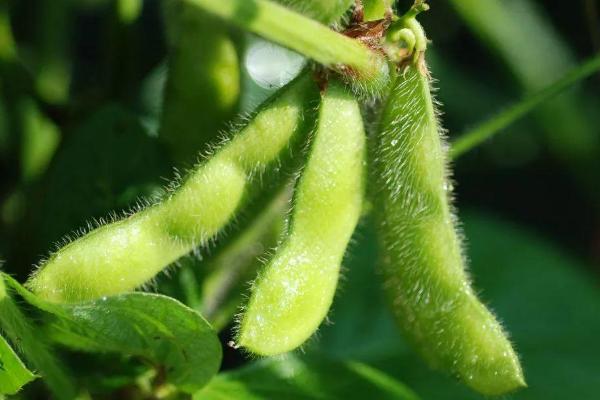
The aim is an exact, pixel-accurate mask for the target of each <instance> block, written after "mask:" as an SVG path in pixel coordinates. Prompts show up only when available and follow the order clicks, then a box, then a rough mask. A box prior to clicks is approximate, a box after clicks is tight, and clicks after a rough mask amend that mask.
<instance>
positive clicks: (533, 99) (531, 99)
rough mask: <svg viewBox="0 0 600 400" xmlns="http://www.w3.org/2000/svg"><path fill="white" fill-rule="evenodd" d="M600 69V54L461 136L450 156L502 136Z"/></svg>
mask: <svg viewBox="0 0 600 400" xmlns="http://www.w3.org/2000/svg"><path fill="white" fill-rule="evenodd" d="M599 70H600V55H597V56H595V57H593V58H592V59H590V60H588V61H586V62H585V63H583V64H582V65H580V66H579V67H577V68H575V69H573V70H572V71H570V72H569V73H567V74H566V75H564V76H563V77H562V78H560V79H559V80H557V81H556V82H554V83H553V84H551V85H550V86H548V87H546V88H544V89H542V90H540V91H538V92H536V93H534V94H532V95H530V96H528V97H526V98H525V99H523V100H521V101H520V102H518V103H516V104H513V105H512V106H510V107H508V108H507V109H506V110H504V111H502V112H501V113H500V114H498V115H496V116H494V117H492V118H491V119H489V120H487V121H485V122H483V123H482V124H480V125H478V126H477V127H475V128H474V129H471V130H470V131H468V132H467V133H465V134H463V135H462V136H460V137H459V138H458V139H456V140H455V141H454V142H453V143H452V149H451V150H450V156H451V157H452V158H453V159H456V158H458V157H460V156H461V155H463V154H464V153H466V152H467V151H469V150H471V149H472V148H474V147H476V146H478V145H480V144H482V143H483V142H485V141H486V140H487V139H489V138H491V137H492V136H494V135H495V134H497V133H499V132H500V131H502V130H503V129H505V128H506V127H508V126H509V125H510V124H512V123H513V122H515V121H516V120H518V119H519V118H522V117H523V116H525V115H526V114H527V113H529V112H530V111H532V110H533V109H535V108H536V107H537V106H539V105H540V104H542V103H543V102H545V101H546V100H548V99H550V98H552V97H554V96H556V95H557V94H559V93H561V92H562V91H563V90H565V89H567V88H569V87H570V86H572V85H573V84H575V83H577V82H579V81H581V80H583V79H585V78H587V77H589V76H591V75H592V74H594V73H595V72H597V71H599Z"/></svg>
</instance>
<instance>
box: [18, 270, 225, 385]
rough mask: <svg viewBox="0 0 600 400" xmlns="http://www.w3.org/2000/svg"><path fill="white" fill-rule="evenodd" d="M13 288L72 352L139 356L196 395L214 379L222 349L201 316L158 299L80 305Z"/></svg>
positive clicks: (134, 296) (136, 296) (132, 297)
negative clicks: (46, 315)
mask: <svg viewBox="0 0 600 400" xmlns="http://www.w3.org/2000/svg"><path fill="white" fill-rule="evenodd" d="M8 282H9V283H10V284H11V285H12V286H13V287H14V288H15V289H16V290H17V291H18V293H19V294H20V295H21V296H23V298H24V299H25V300H26V301H27V302H29V303H30V304H32V305H33V306H35V307H37V308H39V309H41V310H43V311H45V312H47V313H49V314H51V316H50V318H48V322H47V325H46V329H47V333H48V334H49V335H50V337H51V338H52V339H53V340H54V341H56V342H58V343H60V344H62V345H64V346H67V347H70V348H73V349H77V350H81V351H89V352H117V353H122V354H127V355H133V356H138V357H141V358H143V359H148V360H150V361H152V362H153V363H154V364H155V365H157V366H160V367H161V368H163V370H164V372H165V373H166V375H167V380H168V381H169V383H172V384H174V385H175V386H177V387H178V388H179V389H181V390H183V391H185V392H189V393H192V392H195V391H197V390H199V389H200V388H202V387H203V386H204V385H205V384H206V383H207V382H208V381H209V380H210V379H211V378H212V376H213V375H215V374H216V373H217V371H218V369H219V366H220V364H221V345H220V342H219V339H218V337H217V335H216V333H215V331H214V330H213V329H212V327H211V326H210V325H209V324H208V323H207V322H206V321H205V320H204V318H202V316H201V315H200V314H198V313H197V312H195V311H193V310H192V309H190V308H188V307H186V306H184V305H183V304H181V303H180V302H178V301H176V300H174V299H172V298H169V297H166V296H162V295H158V294H150V293H128V294H123V295H119V296H114V297H104V298H102V299H99V300H95V301H89V302H84V303H79V304H69V305H58V304H51V303H47V302H44V301H42V300H41V299H39V298H37V297H36V296H35V295H33V294H32V293H31V292H29V291H27V290H26V289H25V288H23V287H22V286H20V285H19V284H18V283H16V281H14V280H12V279H8Z"/></svg>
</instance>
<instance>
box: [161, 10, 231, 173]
mask: <svg viewBox="0 0 600 400" xmlns="http://www.w3.org/2000/svg"><path fill="white" fill-rule="evenodd" d="M164 5H165V23H166V25H167V33H168V34H169V35H168V38H169V44H170V46H169V47H170V51H169V60H168V67H169V69H168V75H167V82H166V86H165V94H164V100H163V109H162V116H161V128H160V138H161V140H163V141H164V142H165V143H166V144H167V146H168V148H169V150H170V152H171V154H172V155H173V157H174V159H175V160H177V161H179V162H182V163H192V162H194V161H195V158H196V157H197V155H198V151H199V150H202V149H203V148H204V146H205V145H206V144H207V143H209V142H210V141H212V140H214V139H215V138H216V137H217V135H218V132H219V130H221V129H223V128H224V127H225V123H226V122H227V121H229V120H230V119H231V118H232V117H233V116H234V113H235V110H236V107H237V103H238V97H239V92H240V72H239V71H240V70H239V62H238V56H237V53H236V49H235V46H234V44H233V41H232V40H231V38H230V35H229V34H228V32H227V27H226V26H225V24H223V23H222V22H221V21H219V20H218V19H216V18H215V17H213V16H211V15H208V14H206V13H205V12H203V11H202V10H200V9H198V8H197V7H193V6H191V5H189V4H186V3H184V2H182V1H177V0H169V1H166V2H165V3H164Z"/></svg>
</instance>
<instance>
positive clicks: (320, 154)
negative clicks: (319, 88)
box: [238, 82, 365, 355]
mask: <svg viewBox="0 0 600 400" xmlns="http://www.w3.org/2000/svg"><path fill="white" fill-rule="evenodd" d="M364 158H365V134H364V129H363V123H362V118H361V115H360V109H359V106H358V103H357V101H356V100H355V99H354V97H353V96H352V94H350V93H349V92H348V91H346V89H345V88H344V87H343V86H341V85H340V84H338V83H336V82H330V83H329V87H328V89H327V90H326V92H325V93H324V95H323V97H322V101H321V108H320V112H319V124H318V128H317V132H316V134H315V136H314V138H313V141H312V144H311V149H310V154H309V158H308V163H307V165H306V167H305V169H304V171H303V172H302V176H301V177H300V179H299V181H298V183H297V186H296V189H295V193H294V204H293V210H292V215H291V221H290V227H289V232H288V236H287V237H286V239H285V241H284V242H283V244H282V245H281V247H280V248H279V249H278V250H277V252H276V254H275V256H274V258H273V259H272V260H271V261H270V262H269V263H268V264H267V265H266V266H265V268H264V270H263V271H262V272H261V273H260V274H259V276H258V278H257V280H256V282H255V284H254V287H253V289H252V295H251V298H250V301H249V303H248V306H247V309H246V311H245V313H244V315H243V317H242V319H241V323H240V328H239V336H238V344H239V345H240V346H243V347H245V348H246V349H248V350H249V351H251V352H252V353H256V354H260V355H275V354H280V353H284V352H287V351H290V350H293V349H295V348H296V347H298V346H300V345H301V344H302V343H304V342H305V341H306V340H307V339H308V338H309V337H310V336H311V335H312V334H313V333H314V332H315V331H316V330H317V328H318V327H319V325H320V324H321V322H322V321H323V319H324V318H325V316H326V315H327V312H328V311H329V307H330V306H331V303H332V301H333V297H334V294H335V289H336V286H337V282H338V277H339V270H340V264H341V262H342V259H343V257H344V253H345V251H346V247H347V246H348V242H349V240H350V237H351V236H352V233H353V231H354V228H355V227H356V224H357V222H358V219H359V217H360V214H361V209H362V202H363V196H364V190H363V189H364V188H363V186H364V163H365V162H364Z"/></svg>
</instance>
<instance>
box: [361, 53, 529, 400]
mask: <svg viewBox="0 0 600 400" xmlns="http://www.w3.org/2000/svg"><path fill="white" fill-rule="evenodd" d="M420 62H422V60H420ZM441 136H442V135H441V129H440V126H439V123H438V120H437V114H436V110H435V107H434V101H433V98H432V95H431V89H430V82H429V79H428V77H427V72H426V67H425V66H424V64H422V65H421V66H417V65H412V64H411V65H410V66H408V67H406V70H405V71H404V72H403V73H402V74H401V75H399V76H398V77H397V79H396V81H395V84H394V85H393V86H392V88H391V90H390V93H389V97H388V100H387V104H386V106H385V108H384V110H383V114H382V120H381V131H380V133H379V134H378V135H377V136H376V138H375V139H374V143H373V150H374V159H373V171H372V176H373V179H374V182H375V184H376V202H377V203H376V204H377V205H378V206H377V207H376V211H377V214H378V221H379V231H380V240H381V244H382V246H381V247H382V250H383V252H384V257H383V263H382V265H383V266H382V269H383V275H384V279H385V287H386V290H387V293H388V295H389V299H390V302H391V303H392V310H393V312H394V314H395V316H396V318H397V320H398V321H399V323H400V325H401V327H402V328H403V330H404V332H405V334H406V336H407V337H408V338H409V340H411V341H412V342H413V343H414V344H415V346H416V347H417V349H418V350H419V351H420V352H421V354H422V355H423V356H424V357H425V359H426V360H427V361H428V362H429V363H430V364H431V365H432V366H433V367H435V368H439V369H442V370H445V371H448V372H450V373H451V374H453V375H456V376H458V377H459V379H461V380H463V381H464V382H465V383H466V384H467V385H469V386H470V387H472V388H474V389H475V390H477V391H479V392H481V393H484V394H489V395H495V394H502V393H506V392H509V391H512V390H515V389H517V388H519V387H522V386H524V385H525V383H524V380H523V375H522V371H521V367H520V364H519V360H518V357H517V355H516V354H515V352H514V351H513V349H512V346H511V344H510V342H509V340H508V339H507V337H506V334H505V333H504V331H503V329H502V327H501V326H500V324H499V323H498V321H497V320H496V318H495V317H494V315H493V314H492V313H491V312H490V311H489V310H488V309H487V308H486V307H485V306H484V305H483V304H482V303H481V302H480V301H479V299H478V298H477V295H476V294H475V292H474V290H473V289H472V287H471V285H470V282H469V277H468V275H467V273H466V271H465V264H466V262H465V257H464V254H463V252H462V246H461V238H460V233H459V232H458V230H457V228H456V225H457V221H456V218H455V216H454V214H453V212H452V211H453V210H452V207H451V204H450V200H451V183H450V181H449V179H448V170H447V166H446V164H447V162H446V148H445V145H444V143H443V141H442V139H441Z"/></svg>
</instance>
